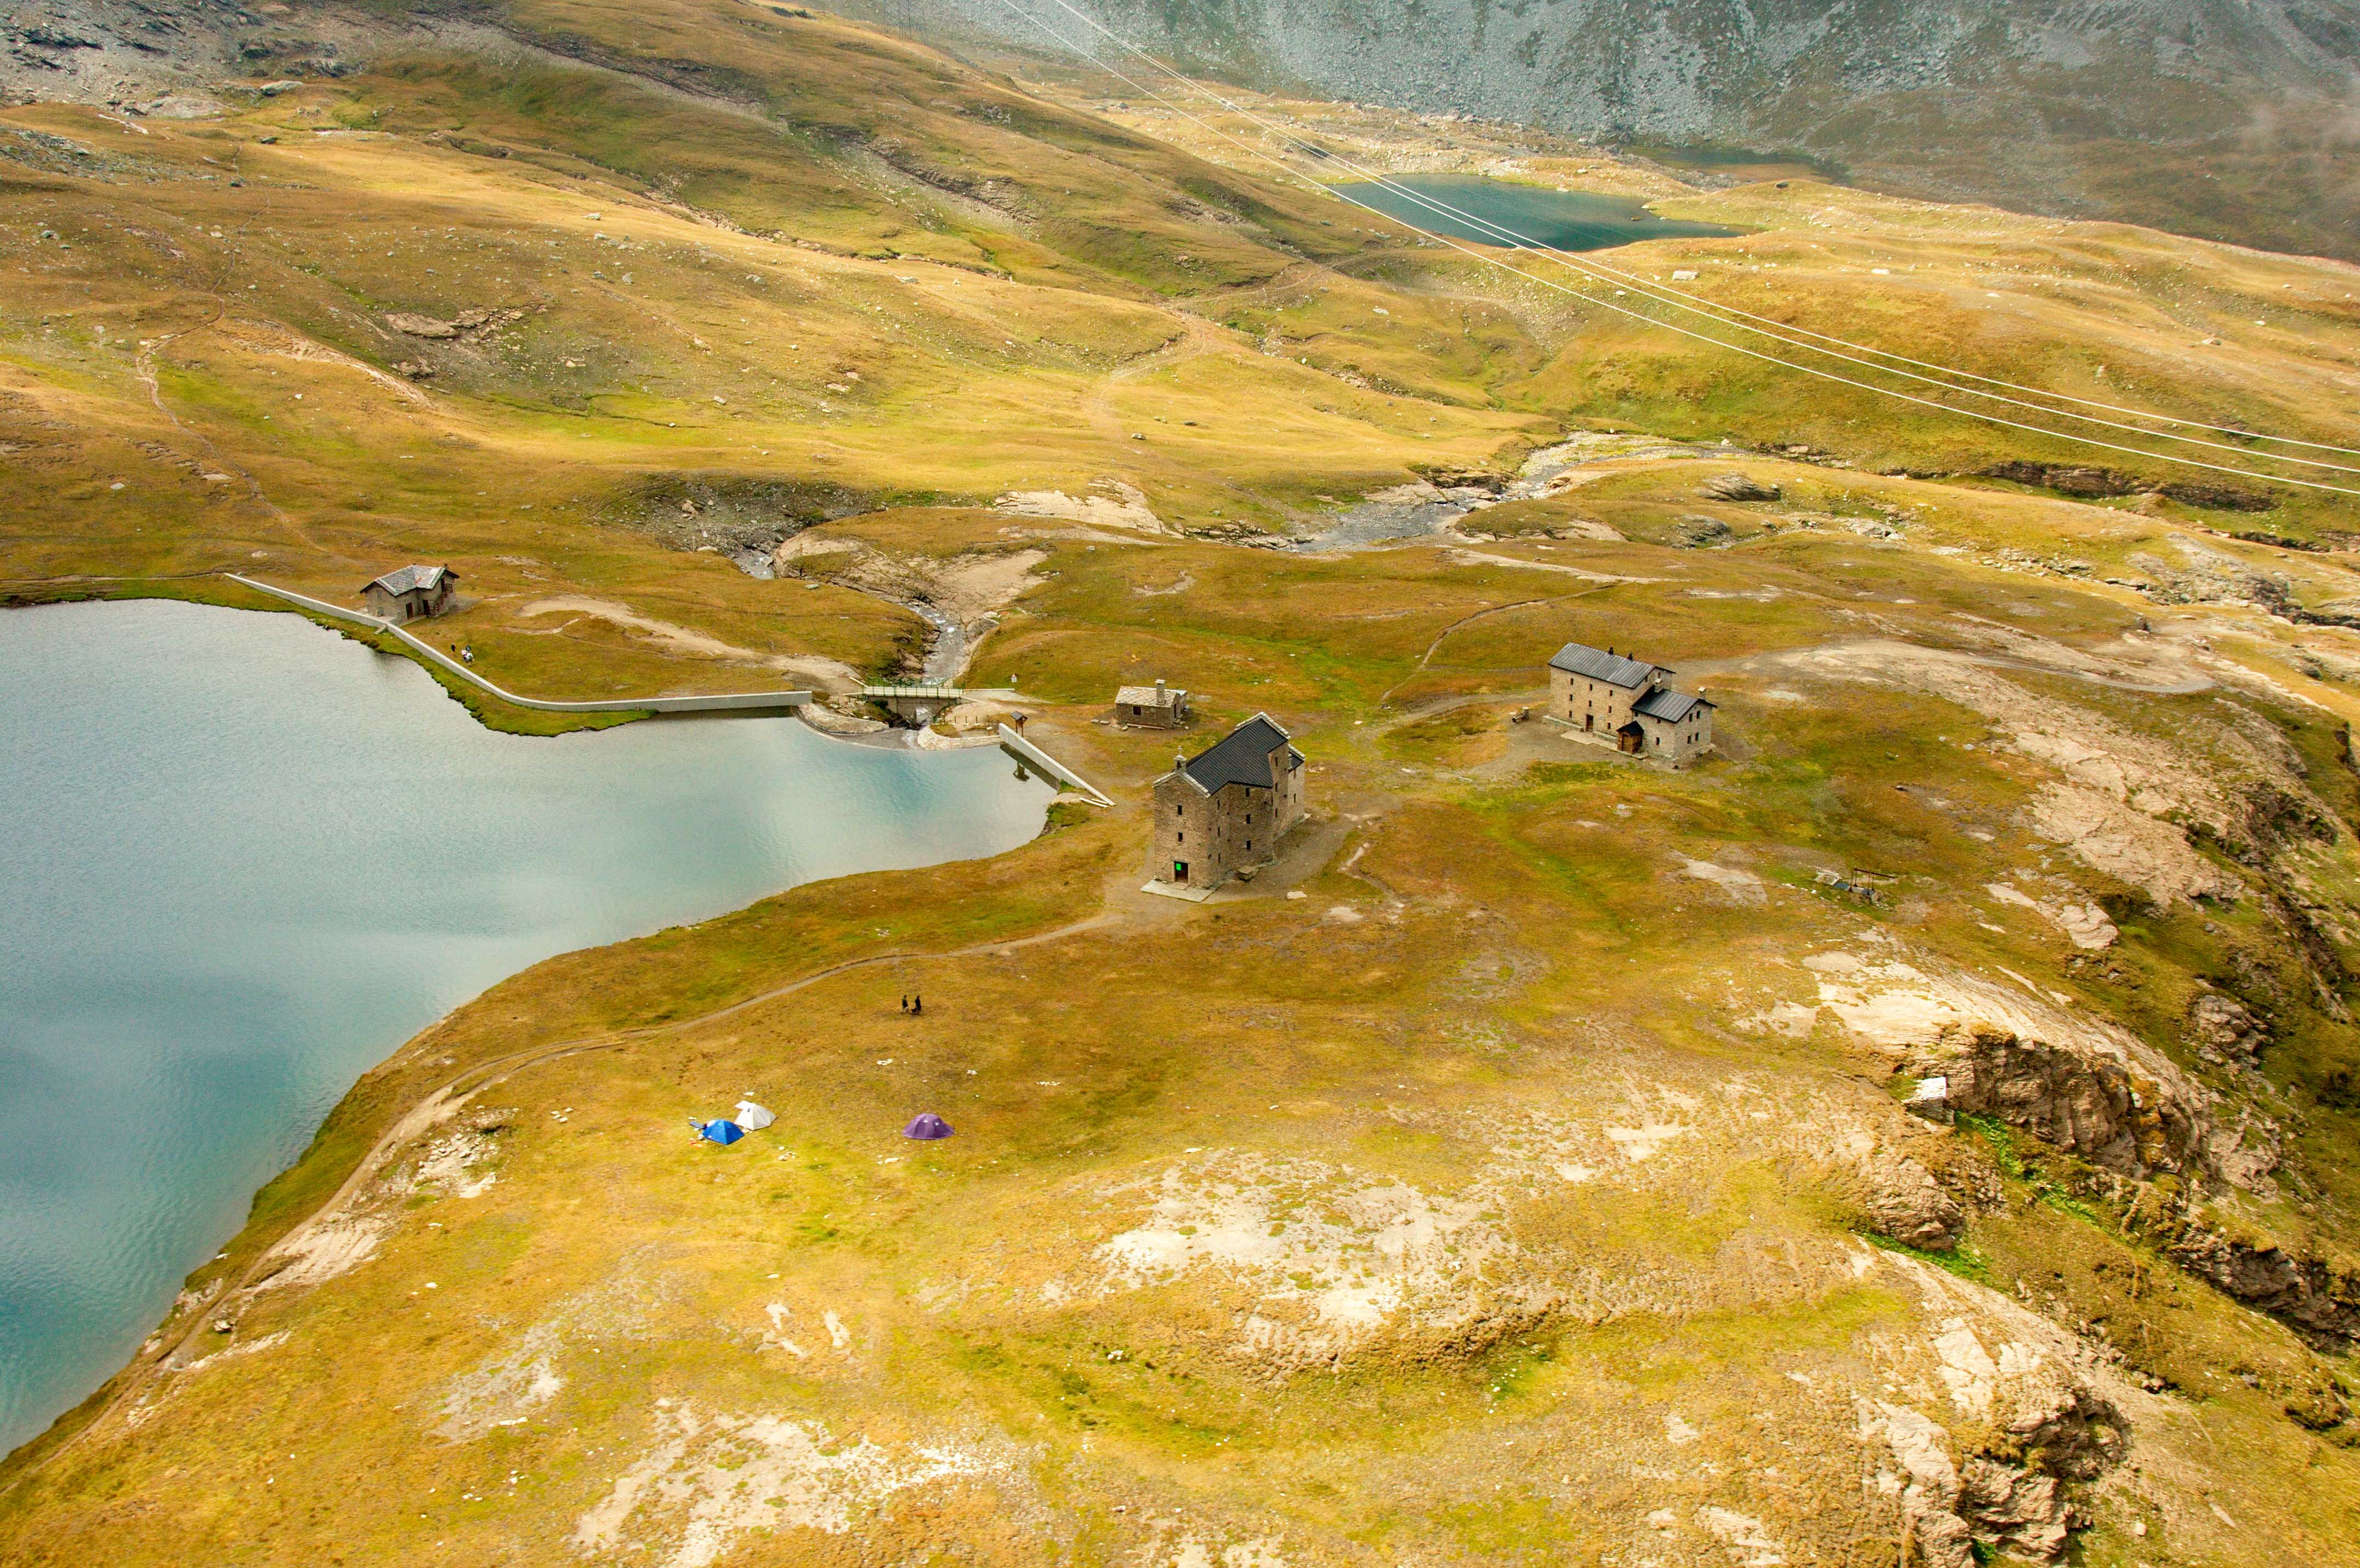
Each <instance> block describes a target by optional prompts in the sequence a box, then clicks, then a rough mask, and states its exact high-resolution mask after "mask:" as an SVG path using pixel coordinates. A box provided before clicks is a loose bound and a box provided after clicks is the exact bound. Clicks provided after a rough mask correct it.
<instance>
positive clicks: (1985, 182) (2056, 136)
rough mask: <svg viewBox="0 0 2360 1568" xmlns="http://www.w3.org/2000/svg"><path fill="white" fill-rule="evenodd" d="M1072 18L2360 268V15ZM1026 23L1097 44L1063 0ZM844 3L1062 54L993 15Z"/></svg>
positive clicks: (1961, 2)
mask: <svg viewBox="0 0 2360 1568" xmlns="http://www.w3.org/2000/svg"><path fill="white" fill-rule="evenodd" d="M1023 5H1024V8H1025V9H1027V10H1029V11H1031V12H1032V13H1034V14H1037V15H1039V16H1042V17H1043V19H1045V20H1046V21H1048V22H1049V23H1050V24H1051V25H1052V26H1054V27H1056V28H1057V29H1058V30H1059V31H1060V32H1062V33H1065V35H1067V36H1068V37H1073V38H1084V37H1087V36H1088V34H1087V28H1086V27H1084V26H1083V24H1081V23H1080V22H1078V21H1076V19H1075V18H1074V17H1072V16H1069V15H1067V14H1065V12H1062V11H1060V10H1059V9H1057V7H1056V6H1055V5H1054V4H1053V3H1052V0H1023ZM1077 5H1078V8H1079V9H1081V10H1083V11H1085V12H1087V13H1089V14H1091V15H1092V16H1096V17H1098V19H1100V20H1102V21H1103V22H1104V23H1105V24H1106V25H1108V26H1109V27H1112V28H1114V29H1115V30H1116V31H1118V32H1120V33H1121V34H1122V35H1123V36H1125V37H1127V38H1131V40H1133V41H1135V42H1138V43H1140V44H1142V45H1146V46H1149V47H1152V48H1154V49H1159V50H1162V51H1164V52H1165V53H1167V54H1168V55H1170V56H1171V57H1173V58H1175V59H1177V60H1182V61H1184V62H1187V63H1189V64H1191V65H1194V66H1200V67H1203V68H1205V69H1207V70H1210V71H1215V72H1216V73H1221V74H1228V75H1230V76H1232V77H1235V78H1237V79H1239V80H1242V81H1245V82H1252V83H1257V84H1261V85H1266V86H1271V85H1278V86H1300V87H1303V88H1305V89H1306V90H1307V91H1310V92H1311V93H1313V94H1314V95H1317V96H1322V97H1346V98H1353V99H1359V100H1363V101H1366V102H1370V103H1386V104H1392V105H1395V106H1399V107H1404V108H1410V109H1415V110H1418V111H1421V112H1427V113H1456V114H1471V115H1476V116H1479V117H1482V118H1488V119H1499V120H1509V121H1513V122H1517V123H1520V124H1524V125H1538V126H1545V127H1547V128H1550V129H1554V130H1558V131H1563V132H1567V133H1568V134H1572V135H1577V136H1589V137H1593V138H1601V139H1605V140H1609V141H1613V142H1617V143H1625V144H1643V145H1655V146H1660V147H1681V146H1692V145H1695V144H1705V145H1706V146H1707V147H1712V146H1715V145H1718V146H1719V147H1721V148H1722V149H1734V148H1753V149H1757V150H1761V149H1797V150H1800V151H1802V152H1804V153H1807V154H1810V155H1814V156H1817V157H1819V158H1827V159H1832V160H1834V161H1836V162H1838V163H1841V164H1842V165H1844V166H1846V167H1847V168H1849V169H1852V170H1853V171H1854V172H1855V174H1856V175H1857V176H1858V177H1859V178H1862V179H1863V180H1869V181H1871V182H1873V183H1877V184H1881V185H1884V186H1886V187H1888V188H1892V189H1896V190H1905V191H1917V192H1923V193H1926V194H1928V195H1935V196H1939V197H1942V198H1945V199H1953V200H1955V199H1961V198H1967V199H1975V200H1986V201H1998V202H2000V203H2002V204H2005V205H2008V206H2011V207H2015V208H2016V209H2018V210H2020V211H2029V212H2052V213H2060V214H2066V215H2072V216H2084V217H2097V216H2105V217H2119V218H2125V219H2127V220H2130V221H2132V222H2136V223H2155V224H2158V225H2160V226H2162V227H2166V228H2172V229H2177V230H2179V231H2180V232H2182V233H2187V234H2205V235H2210V236H2212V237H2217V238H2224V239H2233V240H2237V241H2240V242H2242V243H2245V244H2250V245H2263V246H2266V247H2268V248H2271V249H2278V250H2304V251H2315V252H2320V253H2323V254H2331V255H2338V256H2360V186H2355V182H2354V181H2353V180H2352V178H2351V174H2350V169H2351V160H2352V153H2353V150H2354V147H2355V142H2360V93H2355V71H2360V8H2355V6H2354V5H2352V4H2351V3H2350V0H2266V3H2262V4H2247V3H2245V0H2123V3H2121V4H2116V5H2089V4H2084V3H2081V0H2040V3H2038V4H2032V5H2023V4H2012V3H2007V0H1882V3H1877V4H1832V5H1831V4H1827V3H1825V0H1767V3H1764V4H1754V5H1743V4H1734V3H1732V0H1674V3H1671V4H1660V3H1656V0H1546V3H1544V4H1539V5H1534V4H1529V3H1527V4H1518V5H1495V4H1491V0H1077ZM847 8H848V9H850V10H852V11H854V12H856V13H858V14H864V15H871V16H879V17H880V18H884V19H889V20H891V21H894V22H896V23H898V24H900V25H903V26H909V27H916V28H919V29H922V30H923V29H928V28H932V29H935V30H942V29H945V28H958V29H972V30H978V31H984V32H988V33H989V34H990V35H992V36H994V37H997V38H1003V39H1007V40H1009V41H1011V42H1013V43H1016V44H1018V45H1021V46H1022V47H1024V48H1027V49H1043V50H1048V51H1052V52H1054V50H1053V46H1051V45H1050V44H1049V43H1048V42H1047V41H1046V40H1045V39H1044V38H1043V37H1042V35H1041V33H1040V32H1039V31H1038V30H1037V28H1035V27H1033V26H1032V25H1031V24H1029V23H1027V22H1026V21H1024V20H1023V19H1022V16H1018V15H1016V14H1014V13H1012V12H1011V9H1010V7H1009V6H1008V5H1005V4H1003V3H1002V0H853V4H852V5H849V6H848V7H847ZM1100 47H1103V45H1102V43H1101V45H1100ZM1124 69H1126V70H1131V69H1133V68H1132V67H1131V66H1130V65H1128V64H1126V65H1125V67H1124Z"/></svg>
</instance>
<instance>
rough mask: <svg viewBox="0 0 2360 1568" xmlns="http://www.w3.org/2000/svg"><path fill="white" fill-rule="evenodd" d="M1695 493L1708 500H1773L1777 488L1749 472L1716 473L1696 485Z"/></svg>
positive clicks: (1776, 496) (1777, 491) (1776, 494)
mask: <svg viewBox="0 0 2360 1568" xmlns="http://www.w3.org/2000/svg"><path fill="white" fill-rule="evenodd" d="M1697 494H1698V495H1702V496H1703V497H1704V498H1705V499H1706V500H1708V501H1775V500H1776V499H1777V498H1778V495H1779V490H1778V486H1776V485H1765V484H1764V483H1763V482H1762V481H1761V480H1759V479H1756V478H1754V476H1753V475H1751V474H1714V475H1713V476H1712V477H1711V478H1710V479H1708V480H1706V481H1705V482H1704V483H1703V484H1702V485H1698V486H1697Z"/></svg>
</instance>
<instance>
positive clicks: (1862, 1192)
mask: <svg viewBox="0 0 2360 1568" xmlns="http://www.w3.org/2000/svg"><path fill="white" fill-rule="evenodd" d="M1847 1184H1848V1185H1849V1186H1850V1187H1851V1189H1852V1191H1851V1196H1852V1201H1853V1202H1854V1203H1856V1204H1857V1205H1858V1206H1859V1209H1860V1211H1861V1214H1862V1215H1863V1218H1864V1219H1865V1220H1866V1221H1867V1223H1868V1225H1869V1227H1870V1228H1871V1229H1873V1230H1874V1231H1875V1232H1876V1233H1877V1234H1878V1235H1879V1236H1891V1237H1892V1238H1893V1239H1894V1240H1896V1241H1898V1242H1904V1243H1907V1245H1908V1246H1911V1247H1917V1248H1920V1249H1921V1250H1924V1251H1928V1252H1947V1251H1949V1250H1950V1248H1951V1247H1956V1246H1957V1245H1958V1244H1959V1237H1960V1236H1961V1235H1963V1234H1964V1233H1965V1231H1966V1225H1967V1217H1966V1215H1965V1214H1964V1213H1962V1212H1961V1210H1960V1207H1959V1204H1958V1202H1957V1200H1955V1199H1954V1198H1952V1197H1951V1196H1950V1193H1949V1192H1945V1191H1944V1190H1943V1188H1942V1184H1941V1183H1940V1182H1939V1181H1935V1180H1934V1177H1933V1173H1932V1172H1930V1171H1928V1170H1927V1169H1926V1168H1925V1167H1924V1166H1923V1165H1920V1164H1919V1163H1918V1162H1917V1160H1912V1159H1911V1158H1910V1157H1909V1156H1907V1155H1906V1154H1900V1153H1896V1152H1895V1151H1894V1150H1891V1149H1876V1150H1875V1151H1874V1152H1873V1153H1872V1154H1870V1155H1869V1156H1868V1158H1867V1159H1865V1160H1863V1161H1862V1162H1861V1163H1860V1164H1859V1165H1858V1166H1857V1167H1855V1168H1854V1170H1853V1171H1852V1174H1851V1180H1850V1181H1849V1182H1848V1183H1847Z"/></svg>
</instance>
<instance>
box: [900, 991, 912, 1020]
mask: <svg viewBox="0 0 2360 1568" xmlns="http://www.w3.org/2000/svg"><path fill="white" fill-rule="evenodd" d="M909 1010H910V993H908V992H907V991H904V992H902V993H901V1011H902V1012H903V1013H904V1014H907V1013H908V1012H909Z"/></svg>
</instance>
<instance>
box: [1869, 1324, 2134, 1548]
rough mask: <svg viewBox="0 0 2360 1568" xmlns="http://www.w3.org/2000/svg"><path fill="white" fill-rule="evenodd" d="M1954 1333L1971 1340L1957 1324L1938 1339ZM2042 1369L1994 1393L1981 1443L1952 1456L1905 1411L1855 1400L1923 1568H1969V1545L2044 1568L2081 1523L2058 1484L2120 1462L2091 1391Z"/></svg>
mask: <svg viewBox="0 0 2360 1568" xmlns="http://www.w3.org/2000/svg"><path fill="white" fill-rule="evenodd" d="M1961 1335H1963V1336H1964V1338H1965V1340H1968V1341H1975V1335H1974V1334H1973V1332H1972V1330H1970V1329H1967V1328H1965V1327H1964V1325H1963V1324H1961V1326H1959V1327H1954V1328H1953V1329H1952V1330H1951V1331H1950V1334H1948V1335H1946V1336H1945V1339H1946V1341H1952V1340H1959V1339H1960V1338H1961ZM1976 1343H1977V1344H1978V1345H1979V1343H1980V1342H1979V1341H1976ZM2014 1348H2016V1350H2017V1352H2018V1354H2019V1355H2021V1354H2022V1347H2020V1346H2019V1347H2014ZM2043 1371H2044V1372H2045V1373H2047V1374H2048V1375H2047V1376H2036V1378H2035V1380H2034V1383H2033V1384H2032V1385H2031V1386H2026V1385H2023V1384H2016V1385H2012V1386H2011V1387H2009V1388H2006V1389H2005V1390H2003V1391H2001V1392H2000V1393H1999V1394H1998V1395H1997V1396H1996V1402H1995V1403H1994V1405H1993V1406H1992V1407H1991V1408H1990V1409H1989V1410H1988V1415H1989V1418H1990V1421H1991V1423H1992V1424H1991V1427H1990V1429H1989V1432H1990V1436H1989V1441H1988V1442H1986V1443H1983V1445H1982V1446H1981V1447H1980V1448H1979V1449H1978V1450H1977V1451H1975V1452H1971V1453H1967V1454H1964V1455H1962V1456H1960V1457H1953V1452H1952V1451H1953V1448H1954V1446H1955V1444H1956V1440H1955V1439H1954V1438H1953V1437H1952V1436H1951V1434H1950V1432H1947V1431H1945V1430H1944V1428H1943V1427H1942V1426H1941V1425H1940V1423H1939V1422H1937V1421H1934V1420H1932V1419H1931V1418H1930V1417H1928V1416H1926V1415H1925V1414H1923V1413H1921V1412H1919V1411H1917V1410H1912V1409H1910V1408H1909V1407H1908V1406H1907V1405H1901V1404H1896V1403H1890V1402H1887V1401H1884V1400H1876V1401H1868V1400H1863V1401H1862V1404H1861V1435H1862V1437H1863V1440H1864V1441H1875V1440H1877V1439H1882V1440H1883V1441H1884V1442H1885V1444H1886V1445H1887V1447H1889V1448H1890V1450H1891V1451H1892V1454H1893V1457H1894V1459H1895V1460H1896V1462H1897V1463H1898V1464H1899V1465H1900V1466H1901V1468H1902V1470H1903V1471H1904V1472H1905V1473H1906V1475H1907V1477H1908V1479H1907V1482H1906V1483H1905V1484H1903V1485H1902V1486H1901V1488H1900V1502H1901V1510H1902V1513H1903V1516H1904V1517H1905V1518H1906V1519H1907V1520H1908V1525H1909V1538H1910V1541H1911V1543H1912V1545H1914V1546H1915V1547H1916V1549H1917V1556H1918V1558H1919V1559H1920V1560H1921V1561H1923V1562H1924V1563H1926V1564H1928V1568H1969V1565H1970V1564H1972V1563H1974V1562H1975V1561H1977V1557H1976V1550H1977V1548H1978V1547H1981V1548H1984V1549H1987V1550H1994V1551H2000V1552H2009V1553H2011V1554H2013V1555H2016V1556H2018V1557H2025V1558H2029V1559H2030V1560H2032V1561H2033V1562H2036V1563H2054V1562H2057V1561H2059V1560H2060V1559H2061V1558H2062V1557H2063V1556H2064V1554H2065V1548H2066V1546H2067V1544H2068V1542H2069V1541H2070V1539H2071V1532H2072V1531H2073V1530H2076V1529H2078V1528H2080V1527H2081V1525H2082V1524H2083V1523H2084V1522H2085V1521H2084V1520H2083V1519H2082V1518H2081V1515H2080V1513H2079V1511H2078V1510H2077V1509H2076V1508H2074V1506H2073V1503H2072V1500H2071V1497H2070V1494H2069V1492H2068V1483H2070V1482H2074V1481H2088V1480H2093V1479H2095V1478H2097V1477H2098V1476H2100V1475H2103V1474H2104V1473H2105V1471H2106V1470H2107V1469H2108V1468H2110V1467H2111V1466H2112V1465H2114V1464H2115V1463H2117V1462H2118V1461H2119V1460H2120V1459H2121V1458H2122V1456H2123V1454H2124V1453H2125V1449H2126V1447H2127V1444H2126V1443H2125V1439H2124V1437H2123V1425H2124V1422H2123V1417H2122V1415H2121V1413H2120V1412H2119V1411H2118V1410H2115V1409H2114V1407H2113V1406H2112V1405H2110V1404H2109V1403H2107V1402H2106V1400H2105V1399H2104V1398H2103V1396H2101V1395H2099V1394H2097V1393H2096V1392H2095V1391H2093V1390H2092V1389H2091V1388H2086V1387H2084V1386H2082V1385H2081V1384H2080V1383H2078V1382H2076V1381H2073V1380H2071V1379H2070V1378H2068V1377H2064V1376H2063V1375H2061V1374H2060V1373H2057V1372H2056V1370H2055V1369H2054V1368H2053V1367H2044V1368H2043ZM1905 1561H1906V1559H1905Z"/></svg>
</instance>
